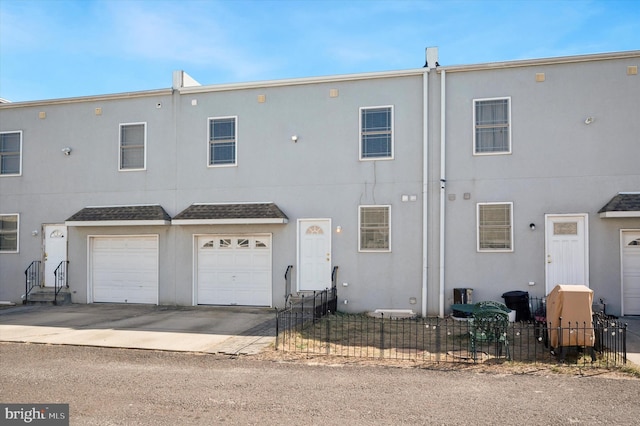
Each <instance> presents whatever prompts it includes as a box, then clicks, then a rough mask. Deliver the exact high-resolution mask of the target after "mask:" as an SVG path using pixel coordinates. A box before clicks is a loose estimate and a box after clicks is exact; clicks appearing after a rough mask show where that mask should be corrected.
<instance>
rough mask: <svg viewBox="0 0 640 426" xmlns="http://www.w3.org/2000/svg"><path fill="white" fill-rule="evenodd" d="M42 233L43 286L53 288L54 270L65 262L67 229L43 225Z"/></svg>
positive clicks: (60, 226)
mask: <svg viewBox="0 0 640 426" xmlns="http://www.w3.org/2000/svg"><path fill="white" fill-rule="evenodd" d="M42 232H43V233H44V236H43V237H44V285H45V287H54V286H55V271H56V268H58V266H59V265H60V263H61V262H64V261H66V260H67V227H66V226H64V225H44V226H43V230H42ZM64 273H66V269H64Z"/></svg>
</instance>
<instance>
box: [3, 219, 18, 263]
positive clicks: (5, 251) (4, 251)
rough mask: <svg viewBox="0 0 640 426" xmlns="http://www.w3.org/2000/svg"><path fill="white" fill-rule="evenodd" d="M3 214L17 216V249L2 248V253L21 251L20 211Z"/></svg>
mask: <svg viewBox="0 0 640 426" xmlns="http://www.w3.org/2000/svg"><path fill="white" fill-rule="evenodd" d="M3 216H13V217H15V218H16V249H15V250H0V254H4V253H19V252H20V214H19V213H3V214H0V217H3Z"/></svg>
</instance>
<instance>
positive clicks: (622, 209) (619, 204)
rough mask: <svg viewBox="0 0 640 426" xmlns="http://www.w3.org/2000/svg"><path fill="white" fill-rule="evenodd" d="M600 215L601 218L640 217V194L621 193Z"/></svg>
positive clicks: (603, 208) (602, 209) (601, 210)
mask: <svg viewBox="0 0 640 426" xmlns="http://www.w3.org/2000/svg"><path fill="white" fill-rule="evenodd" d="M598 213H599V214H600V217H601V218H612V217H640V192H620V193H619V194H618V195H616V196H615V197H613V198H612V199H611V200H610V201H609V202H608V203H607V204H605V205H604V207H602V208H601V209H600V211H598Z"/></svg>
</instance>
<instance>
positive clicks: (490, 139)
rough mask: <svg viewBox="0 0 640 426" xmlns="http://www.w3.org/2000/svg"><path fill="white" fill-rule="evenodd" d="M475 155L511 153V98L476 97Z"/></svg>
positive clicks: (474, 110) (474, 106) (474, 113)
mask: <svg viewBox="0 0 640 426" xmlns="http://www.w3.org/2000/svg"><path fill="white" fill-rule="evenodd" d="M473 126H474V132H473V153H474V155H490V154H510V153H511V98H495V99H474V101H473Z"/></svg>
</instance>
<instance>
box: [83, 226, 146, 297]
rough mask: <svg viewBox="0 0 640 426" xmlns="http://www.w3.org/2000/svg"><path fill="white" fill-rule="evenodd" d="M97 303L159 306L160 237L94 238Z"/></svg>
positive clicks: (93, 255) (92, 267)
mask: <svg viewBox="0 0 640 426" xmlns="http://www.w3.org/2000/svg"><path fill="white" fill-rule="evenodd" d="M92 243H93V244H92V252H91V258H92V262H91V269H92V270H91V277H92V285H93V289H92V290H93V301H94V302H111V303H153V304H156V303H158V238H157V236H144V237H93V241H92Z"/></svg>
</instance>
